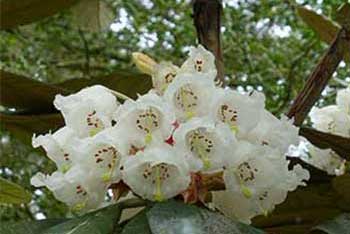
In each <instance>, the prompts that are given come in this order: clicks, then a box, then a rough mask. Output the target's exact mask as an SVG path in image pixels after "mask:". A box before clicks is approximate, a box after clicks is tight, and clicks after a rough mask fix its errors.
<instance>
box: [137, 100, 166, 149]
mask: <svg viewBox="0 0 350 234" xmlns="http://www.w3.org/2000/svg"><path fill="white" fill-rule="evenodd" d="M160 120H161V114H160V112H159V111H158V110H157V109H156V108H154V107H149V108H148V109H146V110H144V111H141V112H140V113H139V114H138V116H137V118H136V126H137V128H138V129H139V130H140V131H142V132H144V133H145V134H146V136H145V141H146V143H150V142H151V141H152V132H153V131H155V130H156V129H159V127H160Z"/></svg>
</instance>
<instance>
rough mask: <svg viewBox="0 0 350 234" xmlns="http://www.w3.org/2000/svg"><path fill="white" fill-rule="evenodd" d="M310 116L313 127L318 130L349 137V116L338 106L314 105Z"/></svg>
mask: <svg viewBox="0 0 350 234" xmlns="http://www.w3.org/2000/svg"><path fill="white" fill-rule="evenodd" d="M310 118H311V122H312V125H313V127H314V128H316V129H318V130H320V131H323V132H329V133H332V134H336V135H340V136H343V137H350V116H349V115H347V114H346V112H345V111H343V110H342V109H340V108H339V107H338V106H335V105H330V106H326V107H323V108H317V107H314V108H312V109H311V111H310Z"/></svg>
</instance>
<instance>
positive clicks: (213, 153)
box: [174, 118, 236, 173]
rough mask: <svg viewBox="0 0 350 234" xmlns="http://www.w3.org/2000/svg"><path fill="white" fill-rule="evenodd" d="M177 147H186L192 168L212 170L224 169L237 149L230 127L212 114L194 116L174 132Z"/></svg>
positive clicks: (209, 171)
mask: <svg viewBox="0 0 350 234" xmlns="http://www.w3.org/2000/svg"><path fill="white" fill-rule="evenodd" d="M174 142H175V148H176V149H178V150H179V151H180V150H183V149H184V150H185V157H186V160H187V161H188V163H189V165H190V168H191V170H193V171H199V170H200V171H202V172H203V173H212V172H216V171H220V170H222V169H223V168H224V167H225V166H226V164H227V162H228V160H229V157H233V154H234V150H235V149H236V138H235V136H234V134H232V132H231V130H230V128H229V127H228V126H227V125H225V124H222V123H218V124H216V123H215V122H214V121H213V120H211V119H208V118H193V119H191V120H190V121H188V122H186V123H184V124H181V125H180V127H179V128H178V129H176V130H175V132H174Z"/></svg>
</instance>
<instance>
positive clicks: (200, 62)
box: [180, 45, 217, 80]
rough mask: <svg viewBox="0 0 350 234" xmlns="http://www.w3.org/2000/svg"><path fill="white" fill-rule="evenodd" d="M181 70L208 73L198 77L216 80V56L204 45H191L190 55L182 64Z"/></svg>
mask: <svg viewBox="0 0 350 234" xmlns="http://www.w3.org/2000/svg"><path fill="white" fill-rule="evenodd" d="M180 72H184V73H198V74H206V75H207V76H203V77H201V76H200V77H198V78H199V79H200V78H209V79H211V80H214V79H215V77H216V73H217V71H216V66H215V57H214V55H213V54H212V53H211V52H210V51H208V50H206V49H205V48H204V47H203V46H202V45H198V47H197V48H195V47H191V49H190V57H189V58H188V59H187V60H186V61H185V62H184V63H183V64H182V66H181V71H180Z"/></svg>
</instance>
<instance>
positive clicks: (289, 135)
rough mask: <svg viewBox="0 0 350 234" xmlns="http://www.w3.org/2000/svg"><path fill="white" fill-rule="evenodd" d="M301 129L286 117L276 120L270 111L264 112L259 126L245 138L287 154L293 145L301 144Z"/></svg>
mask: <svg viewBox="0 0 350 234" xmlns="http://www.w3.org/2000/svg"><path fill="white" fill-rule="evenodd" d="M298 133H299V128H297V127H295V126H294V125H293V121H292V120H291V119H288V118H287V117H286V116H282V117H281V119H278V118H276V117H275V116H274V115H272V114H271V113H270V112H268V111H266V110H265V111H263V112H262V113H261V116H260V121H259V123H258V125H257V126H256V127H255V128H254V129H253V130H251V131H250V132H248V133H247V134H246V136H244V138H245V139H246V140H249V141H251V142H254V143H256V144H260V145H269V146H271V147H273V148H277V149H280V150H281V151H282V152H284V153H285V152H287V151H288V149H289V147H290V146H291V145H297V144H298V143H299V136H298Z"/></svg>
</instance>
